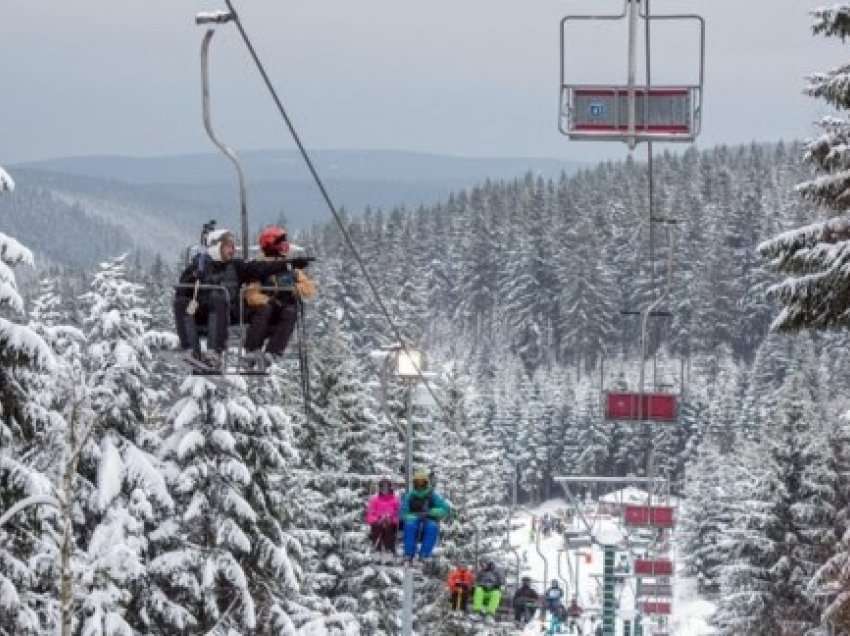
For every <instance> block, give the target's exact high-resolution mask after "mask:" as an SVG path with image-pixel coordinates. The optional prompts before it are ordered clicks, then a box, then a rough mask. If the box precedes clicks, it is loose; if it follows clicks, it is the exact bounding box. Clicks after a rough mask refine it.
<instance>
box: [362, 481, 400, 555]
mask: <svg viewBox="0 0 850 636" xmlns="http://www.w3.org/2000/svg"><path fill="white" fill-rule="evenodd" d="M400 507H401V503H400V502H399V499H398V497H397V496H396V494H395V493H394V492H393V484H392V482H391V481H390V480H389V479H388V478H386V477H385V478H383V479H381V481H379V482H378V494H377V495H375V496H374V497H372V498H371V499H370V500H369V506H368V507H367V509H366V523H368V524H369V528H370V529H371V530H370V534H369V536H370V538H371V540H372V545H373V546H375V550H376V551H377V552H378V556H379V559H380V560H381V561H384V555H385V554H386V556H387V560H392V556H393V555H394V554H395V542H396V534H397V533H398V512H399V508H400Z"/></svg>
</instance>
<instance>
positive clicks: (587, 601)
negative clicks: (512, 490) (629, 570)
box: [506, 499, 714, 636]
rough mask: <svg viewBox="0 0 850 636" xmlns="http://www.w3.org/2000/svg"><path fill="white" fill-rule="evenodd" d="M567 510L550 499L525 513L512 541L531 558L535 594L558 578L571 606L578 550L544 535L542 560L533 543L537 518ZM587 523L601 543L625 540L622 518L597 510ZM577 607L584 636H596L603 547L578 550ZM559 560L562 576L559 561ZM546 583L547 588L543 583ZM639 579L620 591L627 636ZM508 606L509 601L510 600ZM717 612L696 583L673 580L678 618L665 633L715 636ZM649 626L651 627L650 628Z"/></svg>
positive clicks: (534, 628)
mask: <svg viewBox="0 0 850 636" xmlns="http://www.w3.org/2000/svg"><path fill="white" fill-rule="evenodd" d="M565 508H567V503H566V502H565V501H564V500H562V499H551V500H549V501H546V502H544V503H543V504H541V505H540V506H538V507H536V508H534V509H530V510H527V511H521V512H518V513H517V514H515V515H514V524H515V525H517V526H519V527H518V528H517V529H516V530H514V532H513V534H512V536H511V545H513V546H514V547H516V548H517V550H518V551H519V553H520V555H521V556H523V555H525V556H524V560H525V559H527V564H526V565H525V566H524V570H523V572H522V575H523V576H530V577H531V578H532V579H533V581H534V585H535V589H537V591H538V592H540V593H542V592H543V591H544V590H545V589H546V588H547V587H549V583H551V581H552V579H559V581H560V583H561V587H562V589H564V591H565V594H564V600H565V602H566V604H568V603H569V600H570V599H571V598H572V597H573V595H574V594H575V590H576V585H575V581H576V576H575V566H576V551H573V550H568V551H563V539H562V537H561V536H559V535H557V534H556V533H554V532H553V533H552V534H551V536H550V537H548V538H545V539H544V538H543V537H542V536H541V538H540V542H539V547H540V552H541V553H542V556H541V555H540V554H538V548H537V543H536V542H535V543H532V542H530V528H531V517H532V515H534V516H536V517H538V518H540V517H542V516H543V515H544V514H545V513H547V512H548V513H549V514H550V515H554V514H556V513H558V512H559V511H561V510H563V509H565ZM586 516H587V518H588V521H589V522H590V523H591V524H593V532H594V535H595V536H596V537H597V539H599V540H601V541H603V542H606V543H616V542H617V541H619V539H620V538H621V536H622V535H621V530H620V527H619V521H618V519H616V518H614V517H612V516H610V515H596V514H595V513H594V512H592V510H588V511H587V512H586ZM574 523H575V524H576V525H575V527H576V528H578V527H581V526H579V525H578V524H579V523H580V522H579V521H578V519H576V520H575V522H574ZM578 552H579V555H578V602H579V606H580V607H581V608H582V609H583V610H584V616H583V617H582V621H581V623H580V626H581V628H582V634H584V636H588V635H589V636H594V634H595V630H596V627H597V626H598V625H599V623H600V619H599V616H600V614H601V606H602V586H601V576H602V549H601V548H600V547H599V546H598V545H594V546H592V547H591V548H582V549H579V550H578ZM559 558H560V573H559V570H558V560H559ZM673 560H674V562H675V561H676V555H675V544H674V548H673ZM544 581H545V583H544ZM634 594H635V590H634V578H632V577H629V578H627V579H625V583H624V585H623V586H622V588H621V590H620V596H619V598H620V610H619V611H618V617H617V632H616V633H617V634H618V635H619V634H622V633H623V621H624V620H629V619H633V616H634V603H635V599H634ZM506 600H507V601H509V600H510V599H506ZM713 611H714V606H713V605H712V604H711V603H709V602H707V601H705V600H703V599H700V598H699V597H698V596H697V595H696V585H695V583H694V581H693V580H691V579H687V578H682V577H678V576H677V577H674V580H673V614H672V616H671V617H670V623H669V626H668V627H667V628H666V629H665V630H664V631H665V632H666V633H669V634H674V635H676V636H708V635H710V634H713V633H714V632H713V631H712V629H711V628H710V626H709V625H708V622H707V621H708V618H709V617H710V616H711V613H712V612H713ZM645 624H646V623H645ZM540 633H541V623H540V620H539V618H538V619H535V620H534V621H532V622H531V623H530V624H529V625H528V626H527V627H526V628H525V630H524V631H522V632H520V631H517V634H525V635H529V636H530V635H531V634H535V635H536V636H539V635H540ZM652 633H653V630H651V629H646V628H645V629H644V634H645V636H650V635H651V634H652Z"/></svg>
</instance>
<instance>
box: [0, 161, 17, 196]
mask: <svg viewBox="0 0 850 636" xmlns="http://www.w3.org/2000/svg"><path fill="white" fill-rule="evenodd" d="M14 189H15V181H14V179H12V177H11V176H10V175H9V173H8V172H6V171H5V170H4V169H3V166H0V192H4V191H6V192H12V191H13V190H14Z"/></svg>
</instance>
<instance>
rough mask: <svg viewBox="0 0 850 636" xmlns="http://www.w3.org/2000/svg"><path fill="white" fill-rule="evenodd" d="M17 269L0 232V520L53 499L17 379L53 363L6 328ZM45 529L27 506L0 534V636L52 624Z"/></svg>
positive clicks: (15, 246) (40, 433)
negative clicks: (43, 557)
mask: <svg viewBox="0 0 850 636" xmlns="http://www.w3.org/2000/svg"><path fill="white" fill-rule="evenodd" d="M1 171H2V169H0V172H1ZM3 175H5V173H3ZM0 176H2V175H0ZM21 264H26V265H32V264H33V258H32V253H31V252H30V251H29V250H28V249H27V248H26V247H24V246H23V245H21V244H20V243H18V242H17V241H16V240H15V239H13V238H11V237H9V236H7V235H5V234H3V233H0V515H2V514H3V513H6V512H8V511H10V509H12V507H13V506H14V505H15V504H18V503H21V502H22V501H25V500H26V499H28V498H30V497H33V496H38V495H52V494H53V487H52V484H51V482H50V480H49V478H48V477H47V476H46V475H45V474H44V473H43V472H42V471H41V470H39V465H38V463H37V461H36V462H34V461H33V459H34V457H38V456H39V455H40V454H39V453H38V450H39V446H40V445H41V443H42V442H43V441H44V440H49V437H46V436H48V435H50V434H51V433H53V432H54V431H52V430H51V429H50V428H49V427H46V426H45V424H49V421H50V419H49V418H48V419H47V421H45V420H41V418H34V417H33V414H34V410H36V408H37V406H38V405H34V404H32V401H33V400H34V395H33V394H32V393H30V392H29V391H28V388H27V382H26V381H24V382H22V379H23V378H24V377H26V376H30V377H31V375H32V374H33V373H38V372H52V371H54V370H55V369H56V362H55V359H54V356H53V353H52V352H51V350H50V348H49V346H48V345H47V343H46V342H45V341H44V339H43V338H42V337H41V336H40V335H39V334H38V333H37V332H36V331H34V330H33V329H31V328H30V327H28V326H25V325H23V324H20V323H16V322H13V321H12V318H13V317H18V318H20V317H21V315H22V314H23V310H24V304H23V299H22V298H21V296H20V293H19V292H18V288H17V284H16V281H15V274H14V270H13V268H14V267H16V266H18V265H21ZM22 376H23V377H22ZM30 388H32V387H31V386H30ZM33 407H36V408H33ZM39 420H41V421H39ZM41 457H42V458H43V457H44V455H41ZM42 468H44V466H42ZM47 523H49V514H48V515H47V516H46V515H45V514H44V512H43V511H41V510H39V509H36V508H34V507H29V508H26V509H24V510H22V511H20V512H18V513H17V514H15V515H14V516H13V517H12V518H11V519H10V520H9V522H8V523H6V524H5V525H4V526H3V527H0V634H3V635H4V636H5V635H7V634H8V635H9V636H11V635H13V634H16V635H17V634H24V635H30V634H32V635H35V634H40V633H43V630H44V629H47V628H48V627H49V626H51V625H53V624H55V623H54V622H53V621H55V615H51V614H53V612H51V610H55V607H50V606H49V604H45V602H44V595H45V593H46V594H47V595H49V594H50V592H51V591H52V590H51V588H50V587H49V581H48V587H46V588H45V587H43V585H42V584H43V583H44V581H43V574H44V570H43V569H42V571H41V573H40V572H39V567H41V564H40V563H39V562H38V561H34V560H33V559H34V558H35V557H36V556H37V555H38V554H39V553H43V552H44V550H45V548H44V545H43V541H42V539H41V536H42V532H44V531H45V530H46V525H47ZM49 556H50V555H49V552H48V558H49ZM46 605H47V606H46ZM45 610H46V613H47V614H48V615H47V616H46V617H45ZM45 618H46V619H47V620H46V621H45V620H44V619H45Z"/></svg>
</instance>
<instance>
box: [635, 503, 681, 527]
mask: <svg viewBox="0 0 850 636" xmlns="http://www.w3.org/2000/svg"><path fill="white" fill-rule="evenodd" d="M623 520H624V523H625V525H626V526H632V527H633V526H649V527H652V528H672V527H673V526H674V525H675V521H674V519H673V508H672V507H670V506H652V507H650V506H626V507H625V511H624V519H623Z"/></svg>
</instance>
